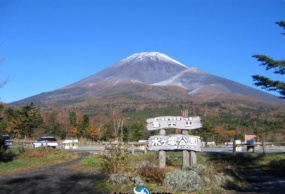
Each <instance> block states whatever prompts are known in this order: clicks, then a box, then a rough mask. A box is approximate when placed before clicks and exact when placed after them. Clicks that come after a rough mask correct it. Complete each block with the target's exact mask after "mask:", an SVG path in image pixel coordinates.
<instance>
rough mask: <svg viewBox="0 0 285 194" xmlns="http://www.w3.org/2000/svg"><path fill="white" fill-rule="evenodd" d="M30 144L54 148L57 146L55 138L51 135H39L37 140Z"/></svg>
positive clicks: (37, 146)
mask: <svg viewBox="0 0 285 194" xmlns="http://www.w3.org/2000/svg"><path fill="white" fill-rule="evenodd" d="M32 145H33V148H39V147H47V148H53V149H55V148H56V147H58V143H57V140H56V138H55V137H53V136H46V137H40V138H39V139H38V140H37V141H35V142H33V143H32Z"/></svg>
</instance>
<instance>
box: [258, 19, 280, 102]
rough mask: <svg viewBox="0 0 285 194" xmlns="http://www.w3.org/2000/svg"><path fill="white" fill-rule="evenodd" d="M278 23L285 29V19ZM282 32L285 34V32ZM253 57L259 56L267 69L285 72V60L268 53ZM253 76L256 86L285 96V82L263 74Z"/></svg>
mask: <svg viewBox="0 0 285 194" xmlns="http://www.w3.org/2000/svg"><path fill="white" fill-rule="evenodd" d="M276 24H278V25H279V26H280V27H282V28H283V29H285V21H280V22H276ZM282 34H283V35H285V32H284V33H282ZM253 57H255V58H257V60H258V61H260V62H261V64H260V66H265V67H266V70H271V69H273V70H274V73H275V74H280V75H284V74H285V60H275V59H272V58H271V57H268V56H266V55H253ZM252 78H253V81H254V82H255V83H254V84H255V85H256V86H260V87H261V88H262V89H266V90H268V91H276V92H278V93H279V94H281V97H282V98H285V82H283V81H279V80H272V79H271V78H268V77H265V76H262V75H253V76H252Z"/></svg>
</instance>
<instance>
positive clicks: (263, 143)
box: [262, 141, 266, 154]
mask: <svg viewBox="0 0 285 194" xmlns="http://www.w3.org/2000/svg"><path fill="white" fill-rule="evenodd" d="M265 146H266V145H265V141H262V151H263V154H266V147H265Z"/></svg>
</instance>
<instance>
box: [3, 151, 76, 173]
mask: <svg viewBox="0 0 285 194" xmlns="http://www.w3.org/2000/svg"><path fill="white" fill-rule="evenodd" d="M5 154H8V155H13V157H12V158H11V159H9V160H5V161H2V162H0V174H5V173H10V172H17V171H23V170H29V169H33V168H38V167H43V166H48V165H53V164H57V163H62V162H66V161H70V160H73V159H76V158H77V157H78V156H77V154H74V152H70V151H65V150H51V149H45V148H39V149H26V150H20V149H17V148H13V149H10V150H8V151H7V153H5Z"/></svg>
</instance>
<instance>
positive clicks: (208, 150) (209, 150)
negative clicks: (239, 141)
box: [203, 146, 285, 154]
mask: <svg viewBox="0 0 285 194" xmlns="http://www.w3.org/2000/svg"><path fill="white" fill-rule="evenodd" d="M203 152H205V153H224V154H227V153H228V154H231V153H233V148H232V147H208V148H203ZM237 153H252V152H247V150H246V147H245V146H243V147H242V151H237ZM255 153H260V154H262V153H263V150H262V147H260V148H259V149H255ZM266 153H285V147H284V146H280V147H279V146H268V147H266Z"/></svg>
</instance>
